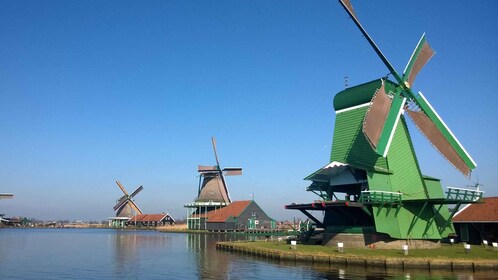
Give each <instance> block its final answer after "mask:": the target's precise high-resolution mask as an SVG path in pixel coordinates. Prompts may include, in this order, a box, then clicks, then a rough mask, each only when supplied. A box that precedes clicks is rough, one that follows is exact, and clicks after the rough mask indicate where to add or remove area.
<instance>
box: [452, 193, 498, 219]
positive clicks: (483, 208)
mask: <svg viewBox="0 0 498 280" xmlns="http://www.w3.org/2000/svg"><path fill="white" fill-rule="evenodd" d="M453 222H461V223H462V222H484V223H489V222H498V197H485V198H483V199H482V203H477V204H470V205H468V206H466V207H465V208H463V209H462V210H460V211H459V212H458V213H457V214H456V215H455V216H454V217H453Z"/></svg>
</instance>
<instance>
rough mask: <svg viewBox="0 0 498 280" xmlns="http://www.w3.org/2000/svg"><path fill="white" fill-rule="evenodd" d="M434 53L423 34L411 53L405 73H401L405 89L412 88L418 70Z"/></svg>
mask: <svg viewBox="0 0 498 280" xmlns="http://www.w3.org/2000/svg"><path fill="white" fill-rule="evenodd" d="M434 54H435V52H434V50H433V49H432V48H431V46H430V45H429V43H427V40H426V39H425V34H423V35H422V37H421V38H420V40H419V42H418V44H417V46H416V47H415V50H414V51H413V54H412V56H411V57H410V60H409V61H408V64H407V65H406V68H405V71H404V73H403V79H404V80H405V85H406V86H407V87H409V88H410V87H412V85H413V82H414V81H415V78H416V77H417V75H418V73H419V72H420V70H421V69H422V68H423V67H424V65H425V64H426V63H427V62H428V61H429V60H430V59H431V58H432V57H433V56H434Z"/></svg>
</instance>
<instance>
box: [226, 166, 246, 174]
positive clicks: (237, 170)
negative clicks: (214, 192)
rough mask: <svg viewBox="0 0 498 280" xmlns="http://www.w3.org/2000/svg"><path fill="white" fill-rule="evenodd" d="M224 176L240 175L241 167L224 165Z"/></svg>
mask: <svg viewBox="0 0 498 280" xmlns="http://www.w3.org/2000/svg"><path fill="white" fill-rule="evenodd" d="M223 172H224V174H225V176H237V175H242V168H241V167H225V168H223Z"/></svg>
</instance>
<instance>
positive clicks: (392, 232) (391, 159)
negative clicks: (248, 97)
mask: <svg viewBox="0 0 498 280" xmlns="http://www.w3.org/2000/svg"><path fill="white" fill-rule="evenodd" d="M340 3H341V5H342V6H343V7H344V8H345V10H346V11H347V12H348V14H349V15H350V16H351V18H352V19H353V21H354V22H355V24H356V25H357V26H358V28H359V29H360V31H361V32H362V33H363V35H364V36H365V38H366V39H367V40H368V42H369V43H370V45H371V46H372V47H373V49H374V50H375V52H376V53H377V55H378V56H379V57H380V59H381V60H382V61H383V62H384V64H385V65H386V66H387V68H388V69H389V71H390V73H391V74H392V76H393V77H394V78H395V80H396V81H395V82H393V81H390V80H387V79H380V80H376V81H372V82H368V83H365V84H361V85H358V86H355V87H351V88H348V89H346V90H344V91H341V92H339V93H338V94H336V96H335V97H334V109H335V112H336V120H335V127H334V136H333V145H332V151H331V155H330V163H329V164H328V165H326V166H325V167H323V168H321V169H319V170H318V171H316V172H315V173H313V174H311V175H309V176H308V177H306V178H305V180H310V181H312V183H311V185H310V186H309V187H308V188H307V190H308V191H311V192H313V193H315V194H317V195H318V196H319V198H320V199H318V200H316V201H315V202H313V203H307V204H294V203H293V204H289V205H286V206H285V207H286V208H287V209H296V210H300V211H301V212H302V213H303V214H305V215H306V216H308V217H309V218H310V219H311V220H313V221H314V223H315V224H316V227H317V228H320V229H322V230H323V233H322V237H323V238H322V243H324V244H330V245H333V244H335V243H336V242H349V244H350V246H367V245H371V244H378V245H381V246H385V247H389V246H390V245H392V246H398V245H399V244H397V243H396V242H398V243H399V240H407V239H411V240H418V243H417V244H419V245H421V244H424V243H425V245H424V246H429V245H433V244H436V245H438V244H439V243H438V241H439V240H441V239H442V238H445V237H448V236H449V235H450V234H452V233H454V232H455V231H454V228H453V225H452V223H451V218H452V217H453V215H454V214H455V213H456V211H457V210H458V208H459V207H460V205H462V204H467V203H477V202H478V201H479V200H480V198H481V197H482V192H481V191H479V190H472V189H459V188H448V191H447V192H446V193H444V192H443V189H442V187H441V182H440V180H439V179H437V178H434V177H429V176H425V175H423V174H422V173H421V170H420V166H419V164H418V161H417V158H416V155H415V151H414V148H413V144H412V141H411V138H410V134H409V132H408V128H407V124H406V121H405V114H404V113H407V114H408V116H410V118H411V119H412V120H413V122H414V123H415V125H416V126H417V128H418V129H419V130H420V131H421V132H422V134H424V135H425V136H426V138H427V139H428V140H429V142H430V143H431V144H432V145H433V146H434V148H435V149H436V150H437V151H438V152H439V153H440V154H441V155H442V156H443V157H444V158H446V159H447V160H448V161H449V162H450V163H451V164H452V165H453V166H455V167H456V168H457V169H458V170H459V171H460V172H462V173H463V174H464V175H466V176H469V175H470V172H471V171H472V170H473V169H474V168H475V167H476V163H475V162H474V160H473V159H472V158H471V157H470V155H469V154H468V153H467V151H466V150H465V149H464V147H463V146H462V145H461V144H460V142H459V141H458V140H457V138H456V137H455V136H454V135H453V133H452V132H451V131H450V129H449V128H448V127H447V125H446V124H445V123H444V121H443V120H442V119H441V117H440V116H439V115H438V114H437V112H436V111H435V110H434V108H433V107H432V106H431V105H430V104H429V102H428V101H427V99H426V98H425V97H424V96H423V95H422V93H418V94H415V93H413V91H412V89H411V87H412V85H413V82H414V80H415V77H416V76H417V74H418V72H419V71H420V70H421V69H422V67H423V66H424V65H425V64H426V63H427V61H429V59H430V58H431V57H432V56H433V55H434V51H433V50H432V49H431V47H430V46H429V44H428V43H427V41H426V39H425V36H424V35H423V36H422V38H421V39H420V41H419V43H418V45H417V47H416V48H415V51H414V52H413V54H412V57H411V58H410V60H409V62H408V65H407V67H406V69H405V71H404V74H403V75H399V74H398V73H397V72H396V70H395V69H394V67H393V66H392V65H391V64H390V63H389V61H388V60H387V58H386V57H385V56H384V55H383V54H382V52H381V51H380V49H379V48H378V47H377V45H376V44H375V43H374V41H373V40H372V38H371V37H370V36H369V35H368V33H367V32H366V31H365V29H364V28H363V27H362V25H361V24H360V22H359V21H358V18H357V17H356V15H355V13H354V11H353V8H352V6H351V3H350V2H349V1H347V0H341V1H340ZM448 205H453V207H452V211H450V210H449V208H448ZM311 211H320V212H323V213H324V215H323V221H322V220H320V219H318V218H316V217H315V216H314V215H313V214H312V212H311ZM424 241H427V242H424Z"/></svg>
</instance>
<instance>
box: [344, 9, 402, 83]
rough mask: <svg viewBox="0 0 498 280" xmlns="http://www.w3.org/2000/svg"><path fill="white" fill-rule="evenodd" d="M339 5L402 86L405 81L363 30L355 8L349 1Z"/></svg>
mask: <svg viewBox="0 0 498 280" xmlns="http://www.w3.org/2000/svg"><path fill="white" fill-rule="evenodd" d="M339 3H341V5H342V7H343V8H344V9H345V10H346V12H347V13H348V14H349V16H350V17H351V19H352V20H353V22H354V23H355V24H356V26H357V27H358V29H360V32H361V33H362V34H363V36H365V38H366V39H367V41H368V43H369V44H370V46H372V48H373V49H374V51H375V52H376V53H377V55H378V56H379V58H380V59H381V60H382V62H384V64H385V65H386V67H387V69H389V72H391V74H392V75H393V76H394V78H396V81H398V83H400V84H401V83H403V80H402V79H401V77H400V76H399V75H398V73H397V72H396V70H395V69H394V67H393V66H392V65H391V63H390V62H389V60H387V58H386V56H385V55H384V54H383V53H382V51H381V50H380V49H379V47H378V46H377V44H375V42H374V41H373V39H372V37H370V35H368V33H367V31H366V30H365V28H363V26H362V25H361V23H360V21H359V20H358V18H357V17H356V14H355V13H354V10H353V6H352V5H351V3H350V2H349V0H339Z"/></svg>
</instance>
